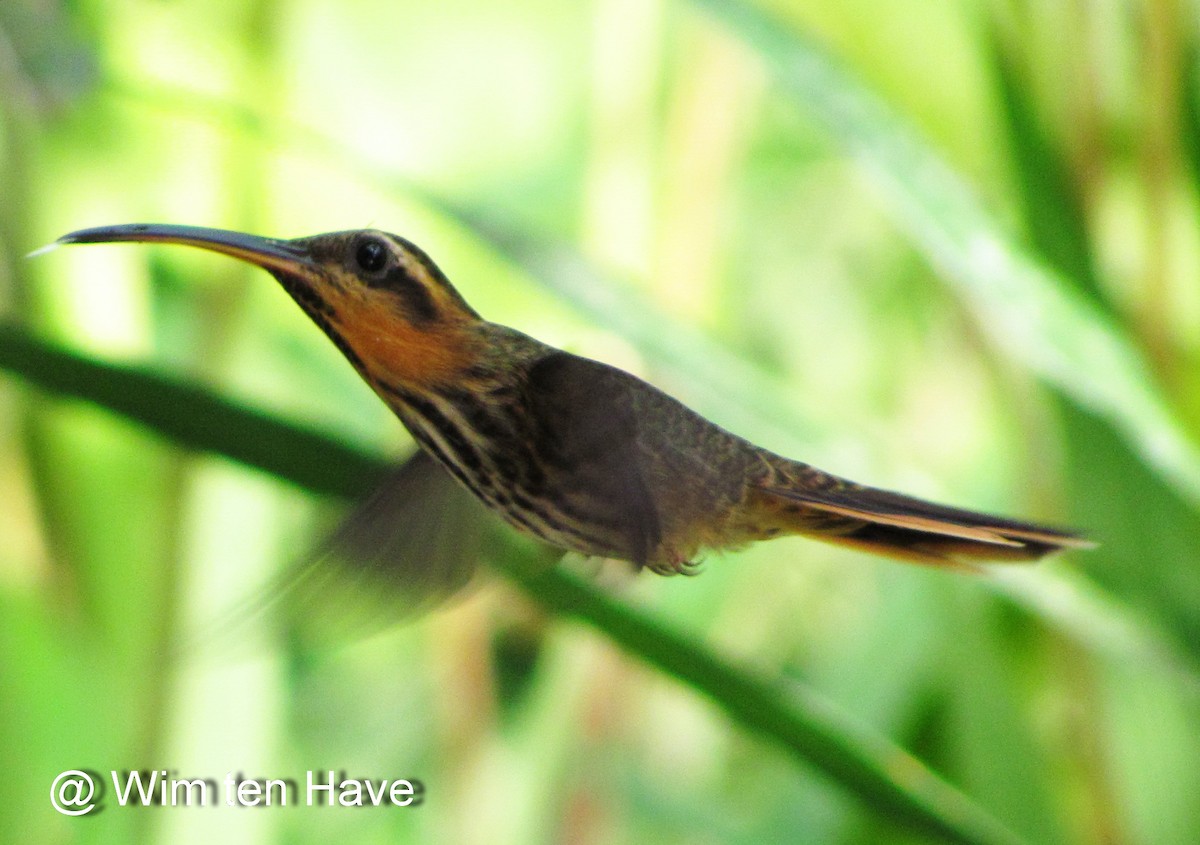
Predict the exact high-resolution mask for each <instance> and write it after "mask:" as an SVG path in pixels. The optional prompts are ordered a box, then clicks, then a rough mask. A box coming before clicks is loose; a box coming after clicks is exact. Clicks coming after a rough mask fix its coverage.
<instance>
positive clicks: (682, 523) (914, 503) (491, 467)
mask: <svg viewBox="0 0 1200 845" xmlns="http://www.w3.org/2000/svg"><path fill="white" fill-rule="evenodd" d="M60 241H61V242H64V243H94V242H108V241H149V242H164V243H181V244H188V245H191V246H197V247H202V248H205V249H210V250H214V251H217V252H222V253H225V254H228V255H233V256H235V257H237V258H241V259H243V260H246V261H249V262H252V263H255V264H258V265H260V266H262V267H264V268H265V269H267V270H268V271H270V272H271V273H272V274H273V275H274V276H275V277H276V278H277V279H278V280H279V281H280V283H281V284H282V285H283V287H284V288H285V289H286V290H287V291H288V293H289V294H291V296H292V298H293V299H295V300H296V302H297V303H298V304H299V305H300V307H301V308H303V309H304V311H305V313H307V314H308V316H309V317H310V318H312V320H313V321H314V322H315V323H316V324H317V325H318V326H320V328H321V329H322V330H323V331H324V332H325V334H326V335H328V337H329V338H330V340H332V341H333V343H334V344H336V345H337V347H338V349H340V350H341V351H342V353H343V354H344V355H345V356H346V358H347V359H348V360H349V361H350V363H351V364H352V365H353V366H354V367H355V368H356V369H357V370H358V372H359V374H360V375H361V376H362V377H363V378H364V379H365V380H366V381H367V383H368V384H370V385H371V386H372V387H373V388H374V389H375V391H376V392H377V393H378V394H379V396H380V397H381V398H382V399H383V401H385V402H386V403H387V404H388V405H389V406H390V407H391V408H392V410H393V411H395V413H396V415H397V416H398V417H399V418H400V420H401V421H402V422H403V423H404V425H405V426H406V427H407V428H408V430H409V431H410V432H411V433H412V435H413V437H414V439H415V440H416V441H417V442H418V443H419V444H420V445H421V447H422V448H423V449H424V450H425V451H426V452H427V453H428V454H429V455H430V456H432V457H433V458H434V459H435V460H436V461H437V462H438V463H439V464H440V465H441V466H442V467H443V468H444V469H445V470H446V471H447V472H449V473H450V475H452V476H453V477H454V478H455V479H457V481H458V482H459V483H460V484H461V485H462V486H463V487H465V488H466V489H467V490H469V491H470V492H471V493H472V494H473V495H474V496H475V497H476V498H478V499H479V500H480V501H482V502H483V503H484V504H486V505H487V506H488V507H490V508H492V509H493V510H494V511H496V512H497V513H499V514H501V515H502V516H503V517H504V518H505V519H506V520H507V521H508V522H509V523H511V524H512V525H514V526H515V527H517V528H518V529H520V530H522V531H525V532H527V533H530V534H532V535H534V536H536V537H539V538H541V539H543V540H545V541H546V542H548V543H551V544H553V545H555V546H558V547H560V548H563V549H568V550H572V551H576V552H580V553H582V554H585V555H595V556H601V557H611V558H620V559H624V560H629V561H632V562H633V563H635V564H637V565H639V566H648V567H649V568H651V569H653V570H654V571H656V572H660V573H664V574H669V573H674V572H680V571H684V570H685V569H686V568H687V567H688V566H689V564H690V563H691V562H692V561H694V560H695V559H696V557H697V555H699V554H700V553H701V552H702V551H703V550H705V549H722V548H729V547H736V546H741V545H744V544H746V543H749V542H752V541H755V540H762V539H767V538H770V537H775V536H778V535H781V534H805V535H809V536H813V537H817V538H819V539H823V540H828V541H832V542H838V543H844V544H847V545H851V546H855V547H858V548H862V549H865V550H867V551H871V552H876V553H879V554H884V555H888V556H891V557H896V558H901V559H906V560H914V561H920V562H924V563H935V564H947V563H954V562H957V561H961V560H963V559H984V560H988V559H995V560H1030V559H1035V558H1039V557H1041V556H1043V555H1045V554H1047V553H1049V552H1053V551H1056V550H1058V549H1061V548H1065V547H1084V546H1088V545H1090V544H1089V543H1088V542H1087V541H1085V540H1083V539H1081V538H1080V537H1078V536H1076V535H1075V534H1072V533H1070V532H1066V531H1061V530H1058V529H1054V528H1048V527H1044V526H1039V525H1034V524H1031V523H1024V522H1017V521H1013V520H1008V519H1004V518H1001V517H994V516H989V515H987V514H982V513H976V512H973V511H967V510H961V509H958V508H951V507H946V506H942V505H937V504H933V503H930V502H925V501H922V500H919V499H915V498H911V497H909V496H904V495H901V494H898V493H891V492H888V491H884V490H878V489H875V488H871V487H866V486H863V485H860V484H855V483H853V482H850V481H847V480H845V479H841V478H838V477H836V476H833V475H830V474H828V473H825V472H822V471H820V470H818V469H816V468H814V467H811V466H809V465H807V464H803V463H800V462H797V461H792V460H789V459H787V458H784V457H781V456H779V455H775V454H773V453H771V452H768V451H766V450H764V449H760V448H759V447H757V446H755V445H753V444H752V443H750V442H748V441H746V440H743V439H742V438H740V437H737V436H736V435H734V434H731V433H729V432H727V431H725V430H724V429H722V428H720V427H718V426H716V425H714V424H713V423H711V422H709V421H708V420H706V419H704V418H703V417H701V416H700V415H699V414H697V413H695V412H694V411H691V410H690V409H688V408H687V407H685V406H684V405H682V404H681V403H679V402H678V401H676V400H674V399H672V398H671V397H669V396H667V395H666V394H665V393H663V392H662V391H660V390H658V389H656V388H654V387H652V386H651V385H649V384H647V383H646V382H644V381H642V380H641V379H638V378H636V377H634V376H632V375H630V374H629V373H626V372H624V371H622V370H619V369H616V368H615V367H611V366H608V365H607V364H602V363H600V362H598V361H592V360H589V359H586V358H581V357H579V356H576V355H572V354H570V353H567V352H563V351H561V350H558V349H554V348H553V347H550V346H547V345H545V344H543V343H540V342H539V341H536V340H534V339H533V338H530V337H528V336H527V335H524V334H522V333H520V332H518V331H515V330H513V329H510V328H507V327H505V326H500V325H497V324H494V323H489V322H487V321H485V320H483V319H482V318H481V317H480V316H479V315H478V314H477V313H476V312H475V311H474V310H473V309H472V308H471V307H470V306H469V305H468V304H467V303H466V301H465V300H464V299H463V298H462V296H461V295H460V294H459V293H458V292H457V291H456V290H455V289H454V288H453V287H452V286H451V284H450V282H449V281H448V280H447V279H446V277H445V276H444V275H443V274H442V273H441V271H440V270H438V268H437V267H436V265H434V264H433V262H432V261H431V260H430V259H429V257H428V256H426V255H425V254H424V253H423V252H421V251H420V250H419V249H418V248H417V247H415V246H414V245H413V244H411V243H409V242H408V241H405V240H404V239H402V238H398V237H396V236H395V235H389V234H386V233H383V232H377V231H361V232H339V233H334V234H329V235H319V236H316V237H311V238H301V239H297V240H293V241H277V240H270V239H266V238H257V237H254V236H250V235H243V234H238V233H232V232H223V231H219V230H214V229H199V228H194V227H185V226H166V225H142V224H134V225H128V226H112V227H105V228H99V229H89V230H83V231H79V232H74V233H71V234H69V235H66V236H64V237H63V238H61V239H60Z"/></svg>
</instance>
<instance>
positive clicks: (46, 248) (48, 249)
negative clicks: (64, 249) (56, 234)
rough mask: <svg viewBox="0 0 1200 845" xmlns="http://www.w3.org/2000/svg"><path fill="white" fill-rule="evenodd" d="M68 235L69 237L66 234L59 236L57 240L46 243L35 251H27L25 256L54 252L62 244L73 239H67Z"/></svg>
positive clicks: (30, 256) (35, 256) (33, 256)
mask: <svg viewBox="0 0 1200 845" xmlns="http://www.w3.org/2000/svg"><path fill="white" fill-rule="evenodd" d="M67 237H69V236H64V237H62V238H59V239H58V240H56V241H51V242H50V243H48V244H46V245H45V246H42V247H38V248H37V249H35V250H34V251H33V252H28V253H26V254H25V257H26V258H37V257H38V256H39V255H45V254H46V253H47V252H53V251H54V250H56V249H58V248H59V246H60V245H62V244H69V243H71V241H69V240H67V239H66V238H67Z"/></svg>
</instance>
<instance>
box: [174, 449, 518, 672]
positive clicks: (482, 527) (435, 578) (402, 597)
mask: <svg viewBox="0 0 1200 845" xmlns="http://www.w3.org/2000/svg"><path fill="white" fill-rule="evenodd" d="M500 526H501V523H500V521H499V520H498V518H496V517H495V516H494V515H493V514H491V513H490V512H489V511H488V510H487V509H486V508H485V507H483V506H482V505H481V504H480V503H479V502H477V501H476V500H475V498H474V497H473V496H471V494H470V493H468V492H467V491H466V490H464V489H463V488H462V487H461V486H460V485H459V484H458V483H457V482H455V481H454V479H453V478H451V477H450V475H449V474H448V473H447V472H446V471H445V470H444V469H442V468H441V467H440V466H439V465H438V464H437V463H436V462H435V461H434V460H433V459H432V458H431V457H429V456H428V455H427V454H426V453H425V452H424V451H423V450H418V451H417V452H415V453H414V454H413V455H412V456H411V457H409V458H408V460H406V461H405V462H404V463H403V464H401V465H400V466H398V467H397V468H396V470H395V471H394V472H392V473H391V474H390V475H389V476H387V477H386V478H385V479H384V481H383V482H382V483H381V484H380V485H379V486H378V487H377V488H376V489H375V490H374V491H373V492H372V493H371V494H370V495H369V496H367V497H366V498H365V499H363V500H362V501H361V502H360V503H358V504H357V505H356V506H354V508H353V509H352V510H351V511H350V513H349V514H348V515H346V516H345V517H343V518H342V520H341V521H340V522H339V523H338V524H337V526H336V528H335V529H334V530H333V531H332V532H331V533H330V535H329V536H328V537H327V538H326V539H325V540H324V541H323V542H321V543H320V544H318V545H317V546H316V547H315V548H314V549H313V550H312V551H311V552H309V553H308V554H306V555H304V556H303V557H302V558H300V559H299V560H298V561H297V562H296V563H294V564H293V565H291V566H289V567H287V568H285V569H284V570H283V571H282V572H280V573H279V574H278V575H277V576H275V577H274V578H273V579H271V580H270V581H269V582H268V583H267V584H265V585H261V586H259V587H258V588H257V589H255V590H254V591H253V592H251V593H250V595H249V596H247V597H246V598H245V599H244V600H242V601H240V602H238V603H237V604H235V605H234V606H233V607H230V608H227V609H225V610H224V611H223V612H222V613H221V616H220V618H219V619H216V620H207V621H205V622H203V623H202V624H201V627H200V631H199V634H198V635H197V636H196V637H194V638H193V641H191V642H187V643H185V646H184V647H185V648H187V649H189V650H197V649H199V648H201V647H203V648H205V649H210V648H212V647H214V646H215V647H216V650H217V651H218V652H219V651H222V650H224V649H225V648H226V645H225V643H224V642H223V641H224V640H228V641H229V643H230V644H233V643H236V642H238V641H239V640H240V639H242V638H243V637H244V636H245V635H246V633H247V631H246V629H247V627H248V626H250V625H266V626H269V627H278V628H280V629H283V630H284V631H286V634H287V636H288V637H291V638H300V639H302V640H304V641H306V642H309V643H310V644H320V645H336V644H341V643H345V642H348V641H352V640H355V639H359V638H362V637H364V636H369V635H370V634H373V633H378V632H379V631H381V630H383V629H385V628H387V627H389V626H390V625H392V624H395V623H396V622H399V621H401V620H403V619H405V618H408V617H411V616H413V615H416V614H419V613H421V612H424V611H427V610H429V609H431V608H432V607H433V606H435V605H436V604H439V603H441V602H443V601H446V600H447V599H449V598H450V597H451V596H453V595H455V594H456V593H458V592H460V591H461V590H463V589H464V588H465V587H466V586H467V585H468V583H469V582H470V581H471V579H472V577H473V576H474V575H475V573H476V572H477V570H478V568H479V565H480V562H481V561H482V559H483V558H484V557H485V556H486V553H487V547H488V544H487V543H486V538H487V535H488V532H489V530H492V529H494V528H499V527H500Z"/></svg>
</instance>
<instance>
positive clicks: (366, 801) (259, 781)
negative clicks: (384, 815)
mask: <svg viewBox="0 0 1200 845" xmlns="http://www.w3.org/2000/svg"><path fill="white" fill-rule="evenodd" d="M110 774H111V777H112V785H113V793H112V794H113V797H114V798H115V799H116V803H117V805H118V806H121V807H126V806H132V807H139V806H141V807H149V806H159V807H209V806H219V805H221V804H224V805H226V806H230V807H287V806H293V805H296V804H300V803H302V804H305V805H307V806H310V807H318V806H329V807H334V806H341V807H414V806H420V804H421V803H422V802H423V801H424V799H425V786H424V784H423V783H422V782H421V781H419V780H410V779H397V780H388V779H384V778H380V779H370V778H350V777H347V776H346V772H345V771H342V772H340V773H335V772H334V771H333V770H332V769H329V770H326V771H317V772H314V771H309V772H307V773H306V775H305V785H304V791H303V794H301V791H300V785H299V783H298V782H297V781H296V779H294V778H245V777H243V776H242V775H241V774H240V773H238V774H236V775H235V774H233V773H229V774H227V775H226V776H225V778H224V780H222V781H220V782H218V781H217V780H215V779H214V778H180V777H174V776H172V775H170V774H168V772H167V771H165V770H159V771H153V770H152V771H148V772H147V771H129V772H116V771H114V772H111V773H110Z"/></svg>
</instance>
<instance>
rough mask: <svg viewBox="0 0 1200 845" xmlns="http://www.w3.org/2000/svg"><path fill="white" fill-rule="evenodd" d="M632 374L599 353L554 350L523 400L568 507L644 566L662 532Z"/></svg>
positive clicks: (535, 369) (532, 374)
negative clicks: (646, 472)
mask: <svg viewBox="0 0 1200 845" xmlns="http://www.w3.org/2000/svg"><path fill="white" fill-rule="evenodd" d="M630 378H631V377H630V376H628V375H626V374H625V373H622V372H620V371H619V370H615V369H614V368H612V367H609V366H607V365H605V364H601V363H599V362H597V361H591V360H588V359H587V358H580V357H579V356H576V355H571V354H569V353H566V352H557V351H556V352H553V353H551V354H549V355H547V356H545V357H543V358H541V359H539V360H538V361H537V362H535V363H534V364H533V365H532V366H531V367H530V369H529V372H528V375H527V383H526V391H527V394H526V402H527V407H528V408H529V411H530V412H531V415H532V417H533V419H534V426H535V432H536V441H537V442H536V444H535V447H536V449H537V450H538V455H539V457H540V459H541V460H542V461H544V462H545V464H546V465H547V468H548V470H549V471H548V473H547V475H548V477H549V478H550V479H551V480H552V481H553V482H554V484H555V487H554V489H553V490H552V492H553V494H554V495H556V496H557V497H558V498H559V502H560V504H561V506H562V508H564V509H568V510H574V511H576V512H578V513H580V514H581V515H583V516H585V517H586V521H587V522H588V523H589V527H590V529H591V530H593V531H596V532H600V533H602V534H604V535H605V536H607V537H610V538H611V539H612V541H613V542H614V543H615V548H614V551H615V552H619V553H620V554H619V555H617V556H620V557H624V558H627V559H629V560H631V561H633V563H635V564H636V565H638V566H639V567H640V566H644V565H645V564H646V563H647V562H648V559H649V556H650V555H651V554H652V553H653V552H654V550H655V549H656V548H657V547H658V545H659V541H660V540H661V529H660V525H659V518H658V512H657V509H656V507H655V503H654V499H653V497H652V496H651V493H650V490H649V487H648V486H647V484H646V480H645V478H644V477H643V474H642V459H641V455H640V452H639V449H640V447H639V436H638V420H637V416H636V414H635V413H634V409H633V402H632V397H631V394H630V388H629V381H628V380H629V379H630Z"/></svg>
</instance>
